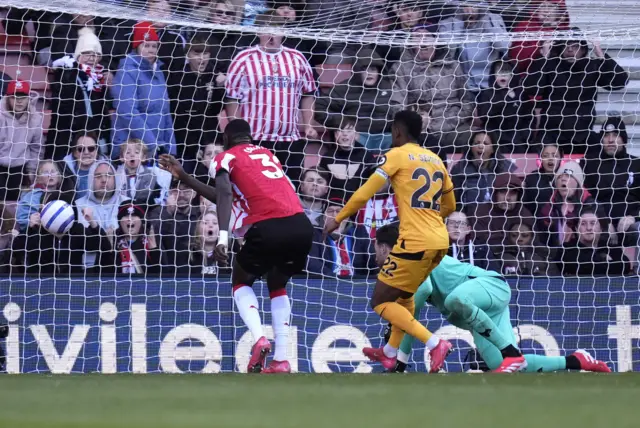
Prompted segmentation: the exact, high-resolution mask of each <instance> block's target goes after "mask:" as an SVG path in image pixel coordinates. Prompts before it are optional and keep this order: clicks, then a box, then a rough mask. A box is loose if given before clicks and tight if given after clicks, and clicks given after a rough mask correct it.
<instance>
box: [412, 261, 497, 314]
mask: <svg viewBox="0 0 640 428" xmlns="http://www.w3.org/2000/svg"><path fill="white" fill-rule="evenodd" d="M490 277H494V278H495V277H497V278H501V277H502V275H500V274H499V273H498V272H494V271H491V270H484V269H482V268H479V267H477V266H473V265H471V264H469V263H464V262H461V261H459V260H457V259H455V258H453V257H449V256H444V258H443V259H442V261H441V262H440V264H439V265H438V266H437V267H436V268H435V269H434V270H433V271H432V272H431V275H429V277H428V278H427V279H426V281H425V282H423V283H422V285H421V286H420V288H424V289H425V290H424V291H426V292H427V294H428V295H429V297H428V300H427V301H428V302H429V303H430V304H431V305H433V306H435V307H436V308H437V309H438V311H440V313H442V315H444V316H445V317H447V316H448V315H449V311H447V309H446V308H445V306H444V301H445V299H446V298H447V296H449V294H451V292H452V291H453V290H455V289H456V288H457V287H458V286H460V284H463V283H465V282H467V281H469V280H471V279H474V278H490Z"/></svg>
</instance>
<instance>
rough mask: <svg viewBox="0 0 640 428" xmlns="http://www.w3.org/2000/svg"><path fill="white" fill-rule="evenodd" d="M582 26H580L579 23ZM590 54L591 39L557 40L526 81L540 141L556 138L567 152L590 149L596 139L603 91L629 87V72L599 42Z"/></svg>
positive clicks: (532, 69) (524, 82)
mask: <svg viewBox="0 0 640 428" xmlns="http://www.w3.org/2000/svg"><path fill="white" fill-rule="evenodd" d="M574 31H576V32H579V31H580V30H579V29H577V28H576V29H574ZM593 53H594V55H595V57H593V58H592V57H590V55H589V47H588V43H587V41H586V40H568V41H564V40H562V41H556V42H555V44H554V47H553V49H552V51H551V53H550V54H549V58H546V59H545V60H544V61H536V62H534V63H533V64H532V66H531V68H530V69H529V73H528V74H527V75H526V77H525V79H524V81H523V84H522V86H523V87H524V91H525V96H526V97H527V99H531V100H535V101H536V103H537V104H536V109H535V111H534V113H535V114H534V116H535V125H539V126H536V127H537V128H539V129H540V131H539V132H538V135H537V137H536V138H537V140H538V141H557V142H558V143H559V144H560V145H561V147H562V148H563V149H564V151H565V153H582V154H583V153H585V152H586V150H587V149H588V148H589V147H590V146H592V145H595V144H596V143H597V141H598V140H599V135H598V134H595V133H593V132H592V127H593V122H594V120H595V116H596V109H595V108H596V101H597V98H598V91H599V90H600V88H603V89H605V90H607V91H615V90H620V89H624V87H625V86H627V83H628V81H629V73H628V72H627V71H626V70H625V69H624V68H622V67H620V65H619V64H618V63H617V62H616V61H615V60H614V59H613V58H611V57H610V56H609V55H607V54H605V53H604V51H603V50H602V48H601V47H600V44H599V42H595V43H594V45H593Z"/></svg>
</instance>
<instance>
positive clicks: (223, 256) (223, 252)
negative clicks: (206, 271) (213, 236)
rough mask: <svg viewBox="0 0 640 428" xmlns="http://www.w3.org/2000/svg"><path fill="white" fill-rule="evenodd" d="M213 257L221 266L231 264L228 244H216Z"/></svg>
mask: <svg viewBox="0 0 640 428" xmlns="http://www.w3.org/2000/svg"><path fill="white" fill-rule="evenodd" d="M213 258H215V259H216V261H217V262H218V263H219V264H220V265H221V266H227V265H228V264H229V256H228V255H227V246H226V245H222V244H218V245H217V246H216V249H215V250H214V252H213Z"/></svg>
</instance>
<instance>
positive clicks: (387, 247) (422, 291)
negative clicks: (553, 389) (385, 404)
mask: <svg viewBox="0 0 640 428" xmlns="http://www.w3.org/2000/svg"><path fill="white" fill-rule="evenodd" d="M397 239H398V229H397V226H394V225H387V226H384V227H382V228H380V230H378V231H377V233H376V242H375V247H376V261H377V262H380V261H384V260H385V258H386V257H387V254H388V252H389V251H391V248H392V247H393V245H394V244H395V242H396V241H397ZM510 300H511V289H510V287H509V284H508V283H507V282H506V281H505V279H504V278H503V277H502V276H501V275H500V274H499V273H497V272H494V271H490V270H485V269H481V268H479V267H476V266H473V265H470V264H468V263H463V262H460V261H458V260H456V259H454V258H453V257H449V256H445V257H444V259H443V260H442V262H440V264H439V265H438V266H437V267H436V268H435V269H434V270H433V271H432V272H431V274H430V275H429V277H428V278H427V279H426V280H425V282H423V283H422V285H421V286H420V288H418V292H417V293H416V294H415V304H416V306H415V307H416V309H415V311H416V312H415V315H414V316H415V318H416V319H418V316H419V314H420V309H421V308H422V307H423V306H424V305H425V303H426V302H429V303H430V304H431V305H433V306H435V307H436V308H437V309H438V310H439V311H440V312H441V313H442V315H443V316H445V317H446V319H447V320H448V321H449V322H450V323H451V324H453V325H454V326H456V327H458V328H461V329H464V330H468V331H470V332H471V333H472V335H473V340H474V342H475V345H476V347H477V349H478V353H479V354H480V356H481V357H482V358H483V359H484V361H485V362H486V364H487V366H488V367H489V368H490V369H491V370H494V371H495V372H498V373H514V372H518V371H524V372H553V371H558V370H586V371H592V372H605V373H609V372H611V370H610V369H609V368H608V367H607V364H606V363H604V362H602V361H597V360H595V359H593V357H591V355H589V354H588V353H587V352H586V351H582V350H579V351H576V352H574V353H573V354H571V355H569V356H567V357H547V356H544V355H522V354H521V353H520V351H519V350H518V348H517V347H516V346H517V342H516V338H515V335H514V334H513V328H512V326H511V316H510V314H509V301H510ZM412 343H413V338H411V337H410V336H408V335H407V336H405V338H404V340H403V341H402V343H401V344H400V350H399V352H398V350H397V349H395V348H393V347H391V346H390V345H389V344H386V345H385V346H384V348H383V350H382V351H383V352H379V350H376V349H373V348H364V349H363V353H364V354H365V355H366V356H367V357H369V358H370V359H371V360H372V361H379V362H381V363H382V364H383V365H384V367H385V368H386V369H387V370H389V371H392V372H403V371H404V370H405V369H406V366H407V362H408V361H409V355H410V353H411V346H412Z"/></svg>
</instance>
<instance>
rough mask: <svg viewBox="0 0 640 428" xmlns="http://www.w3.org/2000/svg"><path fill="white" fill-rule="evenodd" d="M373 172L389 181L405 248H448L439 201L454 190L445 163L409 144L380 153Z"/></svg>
mask: <svg viewBox="0 0 640 428" xmlns="http://www.w3.org/2000/svg"><path fill="white" fill-rule="evenodd" d="M376 174H378V175H381V176H382V177H383V178H385V179H388V180H390V181H391V186H392V187H393V191H394V193H395V195H396V201H397V203H398V216H399V217H400V239H399V242H400V243H403V244H404V247H405V249H406V250H408V251H411V250H415V251H421V250H439V249H446V248H449V234H448V232H447V229H446V227H445V225H444V221H443V218H442V215H441V212H440V202H441V197H442V195H446V194H448V193H450V192H452V191H453V183H452V181H451V177H450V176H449V172H448V171H447V167H446V165H445V164H444V162H442V160H441V159H440V158H439V157H438V156H437V155H436V154H435V153H433V152H432V151H431V150H428V149H425V148H423V147H420V146H419V145H417V144H414V143H408V144H404V145H402V146H400V147H395V148H392V149H391V150H389V151H388V152H387V153H386V155H385V156H381V157H380V158H379V162H378V169H377V170H376ZM447 215H448V213H447Z"/></svg>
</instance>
